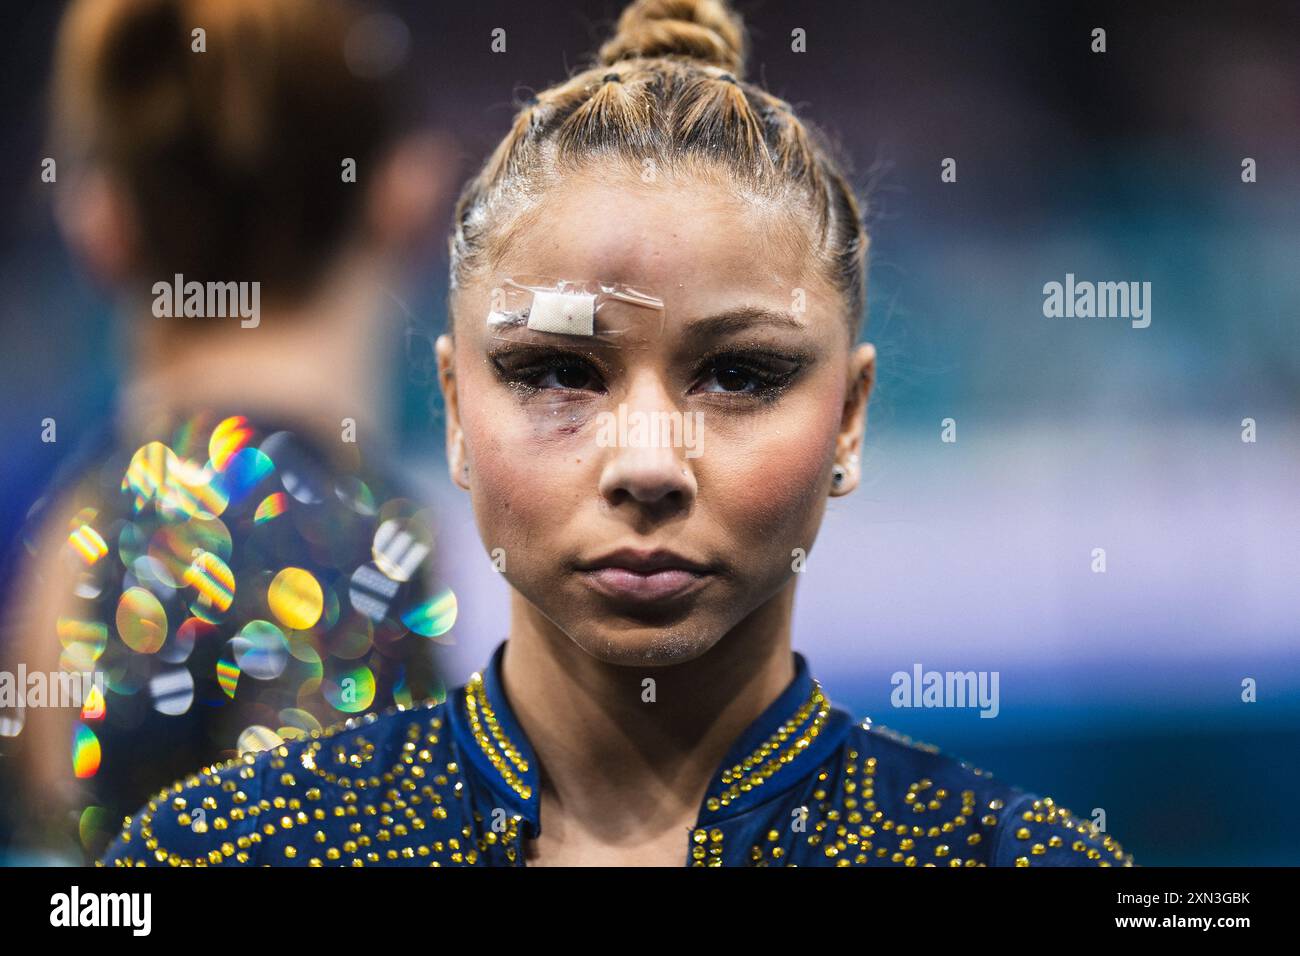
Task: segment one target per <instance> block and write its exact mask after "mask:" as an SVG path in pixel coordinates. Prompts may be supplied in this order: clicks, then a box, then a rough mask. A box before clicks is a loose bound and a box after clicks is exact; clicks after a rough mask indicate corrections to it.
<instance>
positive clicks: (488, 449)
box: [461, 388, 592, 551]
mask: <svg viewBox="0 0 1300 956" xmlns="http://www.w3.org/2000/svg"><path fill="white" fill-rule="evenodd" d="M491 392H492V390H491V389H487V388H479V389H478V390H477V391H476V392H475V393H474V394H477V395H480V396H488V395H490V394H491ZM570 417H572V416H571V415H570V413H569V411H567V410H563V411H557V410H545V411H541V412H539V413H535V414H531V413H521V411H520V409H519V407H518V406H517V403H516V402H515V400H514V398H513V397H512V396H508V395H507V396H504V397H501V398H489V399H486V400H483V401H479V402H477V403H476V404H475V406H474V407H473V408H472V409H463V410H462V413H461V424H462V426H463V427H464V429H465V446H466V450H467V454H468V459H469V465H470V469H471V472H472V473H473V478H472V480H471V482H470V487H471V489H472V500H473V505H474V513H475V516H476V518H477V521H478V525H479V529H480V531H481V532H482V533H483V537H484V539H485V541H487V542H489V543H490V545H491V546H492V547H497V546H501V547H506V548H507V549H509V547H510V545H511V544H515V545H518V544H520V543H525V542H526V543H528V544H529V548H530V550H536V545H537V544H538V542H539V541H543V540H545V537H546V533H547V529H550V528H558V527H561V526H562V525H563V524H564V522H563V520H562V517H563V516H565V515H569V514H572V513H573V511H574V509H575V508H577V506H578V503H579V500H580V498H581V495H582V492H583V490H584V487H583V484H582V483H583V481H586V482H587V483H588V484H590V482H591V480H592V479H591V478H590V476H589V475H587V473H586V469H587V468H588V467H589V459H590V456H589V455H588V454H587V453H586V445H585V444H584V442H583V441H582V440H581V436H580V434H577V432H580V431H581V429H580V428H579V429H574V428H573V427H572V426H571V424H570V423H569V421H568V419H569V418H570ZM541 550H543V551H544V550H545V549H544V548H543V549H541Z"/></svg>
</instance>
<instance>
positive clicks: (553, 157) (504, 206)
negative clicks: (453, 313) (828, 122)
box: [449, 0, 868, 339]
mask: <svg viewBox="0 0 1300 956" xmlns="http://www.w3.org/2000/svg"><path fill="white" fill-rule="evenodd" d="M745 58H746V41H745V30H744V24H743V22H742V21H741V19H740V17H739V16H738V15H737V14H736V13H735V11H734V10H732V9H731V8H730V7H729V6H728V4H727V3H725V2H724V0H634V2H633V3H632V4H631V5H630V6H628V7H627V8H626V9H625V10H624V11H623V13H622V15H621V17H620V18H619V21H618V26H617V29H616V32H615V34H614V36H613V37H612V38H611V39H610V40H609V41H608V42H606V43H605V44H604V45H603V46H602V47H601V48H600V51H599V53H598V54H597V56H596V57H595V62H594V63H593V65H591V66H590V67H588V68H586V69H584V70H583V71H582V72H579V73H577V74H575V75H574V76H572V77H570V78H569V79H568V80H566V81H564V82H562V83H559V84H557V85H556V86H553V87H551V88H549V89H547V90H543V91H542V92H540V93H538V94H536V96H534V97H533V98H532V99H531V100H530V101H529V102H527V103H526V104H524V105H523V107H522V109H520V111H519V112H518V114H517V115H516V116H515V119H514V122H513V124H512V125H511V127H510V131H509V132H508V133H507V134H506V136H505V138H504V139H503V140H502V142H501V143H500V145H498V146H497V148H496V150H495V151H494V152H493V153H492V155H491V157H490V158H489V159H488V160H487V162H486V163H485V164H484V166H483V168H482V170H481V171H480V172H479V173H478V175H476V176H475V177H474V178H473V179H472V180H470V182H469V183H467V184H466V186H465V188H464V190H463V191H462V193H461V195H460V198H459V201H458V202H457V205H456V211H455V220H454V225H453V231H452V235H451V238H450V241H449V251H450V258H451V290H452V295H453V297H454V295H455V290H456V289H457V288H459V287H463V286H464V285H465V284H466V283H468V282H469V281H470V280H471V278H472V277H473V276H475V275H476V274H477V273H478V272H479V270H480V269H483V268H485V267H486V266H488V265H490V264H491V263H492V262H494V261H495V260H496V259H497V258H498V257H499V254H500V251H501V249H502V248H504V246H505V244H506V243H508V241H509V238H510V236H511V235H512V234H513V233H514V232H515V231H516V230H517V229H519V228H520V226H522V225H524V224H526V223H527V222H528V221H529V218H528V217H529V213H530V212H531V211H532V210H533V209H534V208H535V207H536V205H537V202H538V200H539V198H540V196H541V195H543V194H544V192H545V191H546V189H547V188H548V187H549V186H551V185H554V184H555V183H557V182H558V181H559V179H560V177H561V175H562V173H563V172H565V171H566V170H575V169H579V168H581V167H583V166H585V165H586V164H588V163H591V162H593V161H599V162H612V163H617V164H621V165H623V166H624V167H626V168H627V169H629V170H632V171H635V172H638V173H639V172H640V171H641V170H642V169H644V168H645V164H646V161H647V160H651V161H653V163H654V164H655V166H656V167H662V168H666V169H677V168H686V169H688V170H689V171H691V172H694V173H696V174H702V175H716V174H717V173H718V172H719V171H723V172H724V173H725V174H726V175H727V176H728V177H729V178H730V181H731V183H732V184H733V185H735V186H739V187H741V188H742V189H743V190H745V191H746V192H747V193H748V194H750V195H753V196H756V197H760V198H762V199H765V200H768V201H775V202H777V203H780V204H783V205H785V206H786V207H787V208H789V209H790V211H791V213H792V214H793V217H794V218H795V220H796V221H797V222H799V223H801V224H802V227H803V228H804V229H805V230H806V231H805V233H804V235H805V236H811V238H812V239H813V252H814V253H815V255H816V256H817V257H818V261H819V264H820V267H821V269H822V272H823V274H824V275H825V277H826V278H827V279H828V280H829V281H830V283H831V285H832V287H833V288H835V289H836V290H837V291H838V292H839V293H840V294H841V295H842V296H843V297H844V304H845V308H846V314H847V315H848V319H849V322H848V324H849V331H850V335H851V336H852V338H854V339H856V337H857V333H858V330H859V328H860V325H861V321H862V314H863V311H864V309H865V305H866V256H867V245H868V238H867V232H866V229H865V227H864V225H863V218H862V213H861V211H860V208H859V203H858V199H857V197H856V196H855V194H854V191H853V188H852V187H851V186H850V185H849V182H848V181H847V179H846V177H845V175H844V173H843V171H842V170H841V167H840V164H839V163H838V162H837V161H836V159H835V158H834V156H833V155H832V152H831V150H830V148H829V146H828V145H827V143H826V141H825V140H824V138H823V137H822V135H821V134H820V133H819V131H817V130H816V129H815V128H814V127H813V126H812V125H811V124H809V123H806V122H804V121H801V120H800V119H799V117H798V116H797V115H795V112H794V110H793V109H792V108H791V106H790V104H788V103H786V102H785V101H784V100H781V99H779V98H777V97H775V96H772V95H771V94H770V93H768V92H767V91H766V90H763V89H761V88H760V87H758V86H755V85H754V84H752V83H748V82H745V80H744V69H745ZM805 241H806V240H805Z"/></svg>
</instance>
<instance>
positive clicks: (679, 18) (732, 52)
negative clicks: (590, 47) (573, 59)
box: [598, 0, 745, 77]
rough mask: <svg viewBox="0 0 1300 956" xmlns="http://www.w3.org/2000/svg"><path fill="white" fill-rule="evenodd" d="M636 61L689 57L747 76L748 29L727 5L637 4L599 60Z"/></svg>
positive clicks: (691, 1)
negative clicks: (746, 43)
mask: <svg viewBox="0 0 1300 956" xmlns="http://www.w3.org/2000/svg"><path fill="white" fill-rule="evenodd" d="M636 56H644V57H653V56H682V57H689V58H690V59H694V60H699V61H700V62H702V63H707V64H710V65H712V66H717V67H721V68H722V69H724V70H728V71H730V72H731V73H734V74H735V75H736V76H737V77H743V76H744V70H745V26H744V23H743V21H742V20H741V19H740V17H739V15H737V14H736V12H735V11H733V10H732V9H731V8H730V7H729V6H728V5H727V3H726V0H633V3H632V4H631V5H629V6H628V7H627V9H625V10H624V11H623V14H622V15H621V16H620V17H619V18H618V30H617V31H616V32H615V34H614V36H613V38H612V39H610V40H609V41H607V42H606V43H605V44H604V46H602V47H601V48H600V53H599V55H598V61H599V63H600V65H601V66H611V65H613V64H614V63H617V62H618V61H619V60H626V59H628V58H630V57H636Z"/></svg>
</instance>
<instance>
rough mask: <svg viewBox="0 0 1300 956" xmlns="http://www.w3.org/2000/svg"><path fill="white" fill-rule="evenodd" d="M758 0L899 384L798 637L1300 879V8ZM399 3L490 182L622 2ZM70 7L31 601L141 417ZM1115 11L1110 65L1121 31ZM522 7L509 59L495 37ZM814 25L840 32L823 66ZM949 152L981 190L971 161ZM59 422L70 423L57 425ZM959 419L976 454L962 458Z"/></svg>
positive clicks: (433, 112)
mask: <svg viewBox="0 0 1300 956" xmlns="http://www.w3.org/2000/svg"><path fill="white" fill-rule="evenodd" d="M737 6H738V8H739V9H741V10H742V11H743V12H744V13H745V15H746V18H747V20H748V22H749V24H750V26H751V37H752V40H753V51H752V55H751V60H750V71H749V73H750V76H751V78H758V79H761V80H762V81H763V82H765V83H766V84H767V85H768V86H769V88H770V89H771V90H772V91H773V92H775V93H777V94H778V95H781V96H784V97H786V98H788V99H790V100H791V101H792V102H794V103H796V104H798V105H799V106H800V107H801V108H802V109H803V110H804V111H805V113H806V115H807V116H809V117H811V118H812V119H813V120H815V121H816V122H818V123H820V124H822V125H823V126H825V127H826V128H827V129H828V130H829V131H831V132H832V133H834V134H835V136H836V137H837V139H838V140H839V141H840V142H841V143H842V144H843V148H844V150H845V151H846V152H847V154H848V155H850V156H851V157H853V161H854V178H855V182H857V183H858V184H859V186H861V187H863V188H864V189H869V196H870V207H871V212H870V223H871V228H872V232H873V248H872V269H871V279H870V290H869V301H870V317H869V321H868V324H867V333H866V335H867V337H868V338H869V339H871V340H872V341H874V342H875V343H876V345H877V347H878V349H879V351H880V376H879V381H878V385H877V391H876V395H875V397H874V399H873V401H872V405H871V411H870V423H869V428H868V434H867V445H866V454H865V460H864V466H865V480H864V482H863V485H862V487H861V488H860V489H859V490H858V491H857V492H856V493H855V494H853V495H851V496H849V497H848V498H845V499H840V500H836V501H834V502H833V503H832V504H831V506H830V509H829V514H828V517H827V521H826V524H825V526H824V529H823V532H822V535H821V538H820V539H819V541H818V544H817V547H816V549H815V550H814V551H813V553H812V556H811V558H810V562H809V568H808V573H807V576H806V578H805V579H804V580H803V582H802V583H801V586H800V596H799V602H798V608H797V613H796V646H797V648H799V649H800V650H802V651H803V652H804V653H805V654H807V655H808V656H809V658H810V660H811V662H812V665H813V669H814V673H816V674H817V675H818V676H819V677H820V678H821V680H822V681H823V683H824V684H825V685H826V688H827V690H828V692H829V694H830V696H831V698H832V700H834V701H835V702H836V703H837V704H839V705H841V706H845V707H847V708H849V709H851V710H853V711H855V712H856V713H857V714H858V715H859V716H864V715H870V716H871V717H872V718H873V719H874V720H876V721H877V722H880V723H883V724H886V725H889V726H891V727H894V728H896V729H898V730H901V731H903V732H905V733H908V734H911V735H913V736H915V737H918V738H920V739H922V740H929V741H935V742H937V743H939V744H941V745H942V747H943V748H944V749H945V750H947V751H949V752H952V753H955V754H958V755H960V756H962V757H964V758H966V759H968V760H969V761H971V762H972V763H975V764H976V765H978V766H980V767H983V768H985V769H986V770H989V771H991V772H993V773H994V774H995V775H997V776H998V777H1001V778H1004V779H1007V780H1010V781H1014V782H1017V783H1022V784H1025V785H1029V786H1032V787H1034V788H1036V789H1038V790H1040V791H1041V792H1044V793H1049V794H1051V795H1052V796H1054V797H1055V798H1056V800H1057V801H1058V803H1061V804H1063V805H1064V806H1067V807H1070V808H1072V809H1074V810H1075V811H1076V812H1078V813H1083V814H1088V813H1091V811H1092V809H1093V808H1094V807H1101V808H1104V809H1105V810H1106V813H1107V819H1108V826H1109V829H1110V830H1111V831H1112V832H1113V833H1115V834H1116V835H1117V836H1118V837H1119V838H1120V839H1121V840H1122V842H1123V843H1124V846H1125V848H1126V849H1128V850H1131V851H1132V852H1134V853H1135V855H1136V857H1137V860H1138V862H1139V863H1142V864H1147V865H1156V864H1211V865H1226V864H1283V863H1289V864H1295V863H1297V862H1300V847H1297V845H1296V841H1295V838H1294V836H1293V833H1294V826H1293V825H1292V821H1291V819H1290V817H1291V813H1290V811H1291V806H1290V803H1289V796H1288V795H1289V794H1292V793H1294V792H1295V790H1296V788H1297V786H1300V763H1298V762H1297V759H1296V758H1297V753H1300V647H1298V640H1297V639H1298V637H1300V413H1298V404H1300V326H1298V324H1297V312H1298V310H1300V270H1298V264H1300V60H1298V59H1297V57H1296V50H1297V49H1300V12H1297V9H1296V7H1295V5H1294V4H1290V3H1282V2H1279V3H1275V4H1262V3H1249V2H1247V3H1235V4H1231V5H1227V4H1225V5H1216V6H1214V7H1210V6H1208V5H1207V6H1192V5H1188V4H1186V3H1181V2H1167V3H1141V4H1133V3H1115V4H1089V5H1087V6H1086V7H1085V6H1084V5H1075V4H1050V5H1040V4H1024V5H1019V4H998V5H985V4H972V3H965V2H934V0H911V2H907V3H862V2H856V0H855V2H848V0H845V2H830V0H818V2H816V3H782V2H775V0H768V2H744V0H741V2H739V3H737ZM389 9H392V10H395V11H396V12H398V13H399V14H400V15H401V16H402V17H403V18H404V19H405V21H406V23H407V24H408V26H409V29H410V48H409V53H408V55H409V56H410V57H411V58H412V65H413V67H414V68H415V71H416V73H417V74H418V76H419V78H420V83H421V88H422V89H423V90H424V91H426V98H425V102H424V104H423V105H424V106H425V108H426V111H427V116H428V117H429V118H430V121H431V122H433V123H435V124H436V125H437V126H438V127H440V128H441V129H443V130H445V131H447V132H449V133H450V134H451V135H454V136H455V137H456V140H457V143H458V148H459V152H460V154H461V157H462V163H463V165H462V169H461V170H460V175H461V176H464V175H467V174H468V173H469V172H470V170H471V169H472V167H473V165H474V164H475V163H476V162H477V161H479V159H480V158H481V157H482V156H483V155H484V154H485V153H486V152H487V151H488V150H489V149H490V148H491V147H492V146H493V145H494V144H495V143H496V142H497V140H498V138H499V137H500V135H501V134H502V133H503V132H504V130H505V129H506V127H507V125H508V122H509V120H510V117H511V115H512V110H511V105H510V104H511V101H512V98H513V97H516V96H520V95H526V94H527V92H528V87H527V86H525V85H524V84H526V83H532V84H535V85H540V84H541V83H543V82H552V81H555V80H557V79H560V78H561V77H563V76H564V75H565V73H566V70H567V69H568V68H569V67H571V66H573V65H576V64H578V63H579V62H580V60H581V58H582V55H583V54H584V53H586V52H587V51H589V50H591V49H593V48H594V46H595V45H596V44H597V43H598V41H599V38H600V37H601V36H603V35H604V34H605V32H606V27H607V25H608V24H609V23H610V22H611V21H612V19H613V18H614V17H615V16H616V15H617V12H618V10H619V9H620V4H617V3H614V2H609V0H601V2H590V0H583V2H571V0H565V2H542V0H539V2H536V3H528V4H521V3H518V2H515V0H479V2H476V3H473V4H465V5H453V4H429V3H418V4H417V3H407V4H396V5H393V4H390V5H389ZM60 11H61V4H58V3H10V4H6V7H5V11H4V14H3V22H4V24H5V28H4V30H3V35H2V37H0V70H3V83H2V84H0V113H2V115H3V117H4V123H3V131H2V133H0V146H2V149H0V200H2V208H3V209H4V211H5V215H4V217H3V220H2V221H0V244H2V245H0V322H2V323H3V325H2V326H0V343H2V345H0V455H2V456H3V470H2V471H0V545H2V546H3V548H4V551H5V552H6V553H7V554H8V555H9V556H10V559H9V560H8V561H7V562H6V563H5V577H4V580H3V581H0V585H3V586H5V587H6V588H7V587H8V585H9V583H10V581H11V577H12V571H13V559H14V557H15V556H16V554H17V553H18V551H19V545H18V540H17V536H18V534H19V529H20V526H21V523H22V520H23V517H24V515H25V514H26V513H27V511H28V509H29V508H30V506H31V505H32V503H33V502H34V501H35V500H36V499H37V497H38V496H39V495H40V493H41V490H42V488H43V486H44V484H45V483H46V482H47V481H48V479H49V478H50V476H51V475H52V474H53V473H54V470H55V469H56V467H57V466H58V464H59V462H60V460H61V459H62V458H64V457H65V456H67V455H69V454H71V453H73V452H74V451H75V449H76V438H77V436H78V435H80V434H86V433H89V431H90V430H91V429H92V428H93V427H94V426H95V425H96V423H98V422H99V421H101V420H102V418H103V416H104V415H105V410H106V409H109V408H111V405H112V402H113V400H114V394H115V386H116V381H117V373H118V365H117V361H116V359H115V356H118V355H120V349H119V345H118V344H117V343H115V342H114V340H113V337H112V335H111V329H110V325H109V307H108V304H107V303H106V301H105V300H104V299H103V298H102V297H101V296H100V295H99V294H98V293H97V291H96V290H95V289H94V288H92V287H91V286H90V284H89V283H88V281H87V280H86V279H85V278H84V277H83V276H82V275H80V274H79V273H78V272H77V271H76V269H75V268H74V265H73V263H72V262H71V261H70V259H69V257H68V255H67V253H66V251H65V249H64V248H63V247H62V245H61V243H60V241H59V238H58V236H57V234H56V232H55V229H54V225H53V221H52V218H51V212H50V203H49V198H48V194H47V193H46V192H45V187H44V186H43V185H42V184H41V183H40V179H39V168H40V158H41V156H42V155H43V153H42V142H43V97H44V90H45V85H46V82H47V80H48V77H49V69H50V57H49V54H50V48H51V43H52V37H53V31H54V26H55V24H56V22H57V18H58V15H59V13H60ZM1098 26H1100V27H1103V28H1105V29H1106V31H1107V51H1106V52H1105V53H1104V54H1094V53H1092V52H1090V49H1089V43H1090V31H1091V30H1092V28H1094V27H1098ZM495 27H503V28H505V29H506V30H507V35H508V49H507V53H505V54H493V53H492V52H491V51H490V48H489V41H490V32H491V30H492V29H493V28H495ZM795 28H803V29H804V30H806V31H807V37H808V40H807V52H806V53H793V52H791V49H790V32H791V30H792V29H795ZM945 157H953V158H955V159H957V162H958V181H957V182H956V183H942V182H941V181H940V175H939V173H940V162H941V160H942V159H943V158H945ZM1245 157H1251V158H1253V159H1255V161H1256V163H1257V167H1258V181H1257V182H1255V183H1251V184H1246V183H1243V182H1242V179H1241V163H1242V160H1243V158H1245ZM610 214H611V215H617V210H611V211H610ZM424 259H425V262H426V267H425V269H424V280H423V281H422V283H421V284H420V286H419V287H418V288H417V289H415V290H414V291H413V292H412V291H410V290H404V291H402V292H401V294H400V295H397V294H396V292H395V307H400V308H401V309H403V310H405V312H406V314H408V316H409V319H410V321H411V323H412V324H413V327H414V328H416V329H418V330H420V334H417V335H416V336H414V340H415V341H416V342H417V348H418V343H419V341H420V338H421V335H423V334H433V333H436V331H437V330H438V329H439V328H440V327H441V325H442V323H443V321H444V310H443V303H444V300H445V294H446V260H445V254H444V244H443V241H442V236H441V234H440V235H438V236H437V237H435V238H434V239H433V240H432V241H431V242H430V243H429V245H428V248H427V249H426V250H425V252H424ZM1067 273H1073V274H1074V275H1076V276H1077V277H1078V278H1079V279H1081V280H1082V279H1092V280H1111V281H1130V280H1132V281H1149V282H1150V283H1151V284H1152V301H1151V306H1152V312H1151V316H1152V321H1151V324H1150V327H1149V328H1145V329H1135V328H1132V327H1131V326H1130V325H1129V323H1128V322H1127V321H1125V320H1122V319H1048V318H1045V317H1044V315H1043V310H1042V304H1043V294H1042V287H1043V285H1044V283H1046V282H1050V281H1054V280H1055V281H1063V280H1064V277H1065V275H1066V274H1067ZM392 355H393V372H392V378H391V387H392V389H393V393H394V397H395V398H396V400H397V405H396V407H398V408H399V409H400V421H398V422H397V423H396V427H397V428H398V432H399V434H400V437H401V444H400V450H401V451H402V453H403V456H404V460H405V461H406V462H407V464H408V465H409V471H410V474H411V475H412V476H414V478H415V479H416V480H417V481H418V482H420V483H421V484H422V486H423V487H424V488H425V490H426V491H427V494H428V496H429V497H430V499H431V500H433V501H434V502H436V504H437V506H438V507H439V509H440V510H441V512H442V514H443V519H442V521H443V524H442V529H441V541H442V543H443V545H442V548H441V554H442V556H443V557H442V566H443V569H444V572H445V577H446V580H447V582H448V584H450V586H451V587H452V588H453V589H454V590H455V592H456V594H457V595H458V597H459V603H460V619H459V622H458V624H457V626H456V628H455V631H454V635H455V640H456V643H455V644H454V646H453V647H451V648H449V649H448V651H447V653H446V655H445V658H444V660H445V663H446V667H447V671H448V679H449V682H459V681H460V680H462V679H463V678H464V677H465V676H466V675H467V674H468V673H469V672H470V671H471V670H473V669H475V668H477V667H479V666H481V665H482V664H483V663H484V662H485V661H486V659H487V655H488V653H489V652H490V650H491V648H492V646H493V645H494V644H495V643H496V642H497V641H498V640H499V639H500V638H501V637H502V636H503V635H504V632H505V627H506V621H507V617H506V605H505V600H504V596H505V586H504V582H503V581H502V580H501V579H500V577H499V576H497V575H496V574H494V573H493V571H492V569H491V566H490V564H489V561H488V559H487V557H486V556H485V555H484V554H483V551H482V548H481V546H480V544H479V542H478V539H477V534H476V533H475V530H474V527H473V523H472V517H471V515H470V514H469V511H468V502H467V499H466V496H465V495H464V494H463V493H461V492H460V491H459V490H457V489H455V488H454V487H452V486H450V484H449V483H448V481H447V480H446V475H445V467H444V464H443V459H442V431H441V428H442V423H441V417H440V415H441V410H440V402H439V401H438V400H437V398H436V397H435V395H434V394H433V391H432V389H431V388H430V383H429V381H428V378H427V375H425V374H424V371H423V369H422V368H421V362H420V361H419V359H418V357H415V358H413V357H412V356H411V355H410V354H409V353H408V349H407V343H406V342H405V341H403V340H402V339H400V338H396V337H395V339H394V341H393V343H392ZM304 360H310V357H309V356H308V357H304ZM47 416H52V417H55V418H56V419H57V420H58V421H59V429H60V440H59V442H58V443H57V444H55V445H46V444H42V443H41V441H40V425H39V423H40V420H41V419H42V418H45V417H47ZM949 417H951V418H953V419H955V420H956V423H957V434H958V441H957V442H956V443H955V444H948V443H943V442H941V441H940V427H941V426H940V423H941V421H942V420H943V419H945V418H949ZM1243 418H1253V419H1255V421H1256V422H1257V428H1258V441H1257V442H1255V443H1253V444H1251V443H1244V442H1243V441H1242V440H1241V431H1242V426H1241V423H1242V419H1243ZM1096 547H1104V548H1105V549H1106V552H1107V563H1108V570H1107V572H1106V573H1105V574H1095V573H1093V572H1092V570H1091V568H1090V562H1091V552H1092V549H1093V548H1096ZM915 663H920V664H922V665H923V666H924V667H925V668H926V669H936V670H996V671H998V672H999V673H1000V675H1001V713H1000V715H999V716H998V718H997V719H994V720H983V719H980V718H979V716H978V714H977V713H976V712H975V711H973V710H964V711H963V710H942V709H941V710H915V709H912V710H902V709H894V708H892V707H891V706H890V702H889V694H890V691H891V684H890V675H891V674H892V673H894V672H895V671H899V670H905V671H910V670H911V668H912V666H913V664H915ZM1245 678H1254V679H1255V680H1256V681H1257V682H1258V695H1259V697H1258V702H1256V703H1250V704H1248V703H1243V701H1242V699H1241V693H1242V691H1241V684H1242V680H1243V679H1245ZM3 772H4V768H3V766H2V765H0V774H2V773H3ZM0 839H3V837H2V835H0Z"/></svg>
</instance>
